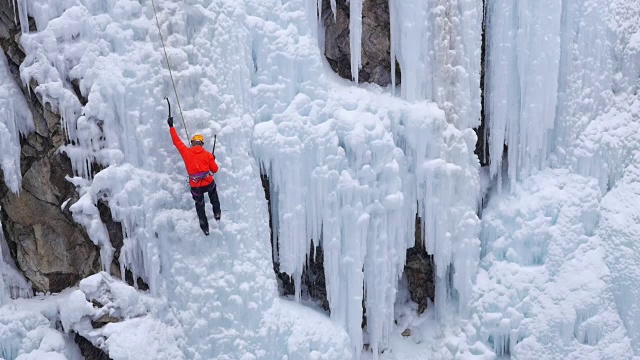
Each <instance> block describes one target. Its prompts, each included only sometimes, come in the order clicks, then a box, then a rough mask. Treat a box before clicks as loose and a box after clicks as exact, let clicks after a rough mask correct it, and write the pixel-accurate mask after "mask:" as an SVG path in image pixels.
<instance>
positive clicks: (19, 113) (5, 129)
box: [0, 52, 34, 193]
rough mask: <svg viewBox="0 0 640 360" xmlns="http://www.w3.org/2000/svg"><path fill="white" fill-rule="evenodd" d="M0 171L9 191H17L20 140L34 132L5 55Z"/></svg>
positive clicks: (1, 63)
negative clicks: (21, 137) (0, 170)
mask: <svg viewBox="0 0 640 360" xmlns="http://www.w3.org/2000/svg"><path fill="white" fill-rule="evenodd" d="M0 79H2V82H0V148H2V151H0V169H2V173H3V177H4V182H5V183H6V184H7V187H8V188H9V190H11V191H13V192H14V193H17V192H18V191H19V190H20V184H21V182H22V174H21V173H20V142H19V140H20V136H26V135H27V134H28V133H29V132H31V131H33V129H34V124H33V116H32V115H31V110H29V106H28V105H27V102H26V101H25V99H24V96H23V95H22V91H21V90H20V87H19V86H18V84H16V83H15V82H14V81H13V75H12V74H11V71H10V70H9V65H8V64H7V58H6V56H5V55H4V52H2V53H0Z"/></svg>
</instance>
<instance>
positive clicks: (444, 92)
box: [389, 0, 483, 127]
mask: <svg viewBox="0 0 640 360" xmlns="http://www.w3.org/2000/svg"><path fill="white" fill-rule="evenodd" d="M482 13H483V10H482V2H481V1H477V0H438V1H429V2H424V1H419V0H402V1H400V0H389V14H390V17H391V19H390V21H391V62H392V64H391V68H392V75H391V76H392V79H395V60H396V59H397V60H398V62H399V63H400V67H401V68H402V72H403V73H404V74H406V76H403V78H402V84H401V95H402V97H404V98H405V99H407V100H409V101H416V100H430V101H434V102H436V103H437V104H438V106H440V108H442V109H444V110H445V113H446V115H447V121H449V122H451V123H453V124H455V125H456V126H458V127H474V126H477V125H478V122H479V119H480V50H481V49H480V47H481V35H480V34H481V30H482V29H481V26H482Z"/></svg>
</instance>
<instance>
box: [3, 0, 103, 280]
mask: <svg viewBox="0 0 640 360" xmlns="http://www.w3.org/2000/svg"><path fill="white" fill-rule="evenodd" d="M31 26H33V20H30V27H31ZM32 30H33V29H32ZM19 37H20V31H19V28H18V25H16V24H15V23H14V21H13V8H12V6H11V2H10V1H6V0H0V48H1V49H2V51H4V52H5V53H6V54H7V57H8V60H9V67H10V70H11V72H12V74H13V75H14V79H4V80H3V81H16V83H18V84H20V78H19V64H20V62H21V61H22V60H23V59H24V57H25V56H24V53H23V52H22V49H21V48H20V46H19V42H18V39H19ZM32 85H36V84H32ZM22 90H23V94H24V96H25V99H26V100H27V103H28V104H29V107H30V109H31V112H32V114H33V119H34V124H35V131H34V132H33V133H31V134H29V135H28V136H27V137H26V138H23V139H21V144H20V145H21V156H20V166H21V171H22V177H23V180H22V186H21V189H20V192H19V193H18V194H14V193H11V192H10V191H9V189H8V188H7V187H6V185H5V183H4V177H3V174H2V173H1V172H0V221H1V222H2V225H3V231H4V235H5V238H6V239H7V242H8V244H9V248H10V251H11V255H12V256H13V258H14V259H15V260H16V264H17V266H18V267H19V268H20V269H21V270H22V272H23V273H24V275H25V276H26V277H27V278H28V279H29V280H31V282H32V284H33V287H34V290H36V291H40V292H58V291H61V290H62V289H65V288H67V287H69V286H72V285H74V284H76V283H77V282H78V281H79V280H80V279H81V278H83V277H86V276H88V275H90V274H93V273H95V272H97V271H98V270H99V268H100V267H99V259H100V257H99V249H98V247H97V246H95V245H94V244H93V243H92V242H91V240H90V239H89V237H88V236H87V234H86V232H85V230H84V228H83V227H82V226H80V225H78V224H77V223H75V222H74V220H73V217H72V215H71V213H70V211H69V210H68V209H69V205H70V204H72V203H74V202H75V201H77V199H78V195H77V193H76V190H75V188H74V186H73V185H72V184H71V183H69V182H68V181H67V180H66V179H65V177H66V176H69V175H73V173H72V168H71V161H70V160H69V158H68V157H67V156H66V155H65V154H63V153H61V152H59V151H58V148H59V147H60V146H61V145H63V144H64V139H65V137H64V134H63V132H62V126H61V120H60V117H59V116H58V115H57V114H55V113H53V112H52V111H51V108H50V106H48V105H46V106H43V105H42V102H41V101H40V99H38V97H37V96H36V95H34V94H33V93H30V92H28V90H26V89H25V88H22ZM63 204H64V205H65V206H63Z"/></svg>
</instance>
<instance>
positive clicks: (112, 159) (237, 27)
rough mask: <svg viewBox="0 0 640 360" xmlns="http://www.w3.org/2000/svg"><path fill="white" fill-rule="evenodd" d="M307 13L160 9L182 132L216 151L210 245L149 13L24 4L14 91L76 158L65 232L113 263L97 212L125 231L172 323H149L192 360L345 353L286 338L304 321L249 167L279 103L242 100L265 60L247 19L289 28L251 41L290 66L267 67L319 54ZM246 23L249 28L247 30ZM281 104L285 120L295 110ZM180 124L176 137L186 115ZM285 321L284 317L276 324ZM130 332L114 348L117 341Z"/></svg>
mask: <svg viewBox="0 0 640 360" xmlns="http://www.w3.org/2000/svg"><path fill="white" fill-rule="evenodd" d="M302 5H303V4H302V3H298V2H296V3H291V4H276V3H273V4H269V3H265V2H238V1H218V2H213V3H212V2H206V1H205V2H191V3H187V4H185V3H179V4H178V3H173V2H170V1H156V6H157V9H158V20H159V22H160V26H161V31H162V33H163V35H164V36H165V39H166V41H165V42H166V44H167V53H168V55H169V58H170V61H171V65H172V69H173V71H174V73H173V75H174V77H175V80H176V85H177V91H178V93H179V94H180V100H181V104H182V108H183V110H184V115H185V119H186V121H187V126H188V127H189V132H190V133H191V134H194V133H195V132H200V133H202V134H203V135H204V137H205V142H206V144H205V146H206V147H207V148H208V147H210V146H211V145H212V141H211V139H212V138H213V134H217V135H218V142H217V148H216V158H217V161H218V164H219V165H220V168H221V170H220V171H219V173H218V174H216V181H217V183H218V193H219V195H220V199H221V202H222V210H223V219H222V222H221V225H220V226H218V227H216V223H215V221H213V219H210V223H211V226H212V229H211V230H212V231H211V237H209V238H205V237H204V235H202V234H201V232H200V230H199V227H198V224H197V218H196V216H195V212H194V211H193V200H192V199H191V195H190V192H189V189H188V186H187V183H186V182H185V172H184V165H183V164H182V161H181V159H180V157H179V155H178V153H177V152H176V150H175V149H174V148H173V145H172V144H171V141H170V137H169V134H168V128H167V125H166V122H165V120H164V119H165V118H166V108H165V103H164V101H163V100H162V99H163V97H164V96H169V98H170V99H172V103H174V104H175V101H174V100H175V99H174V98H173V96H174V95H173V92H172V88H171V81H170V78H169V73H168V71H167V69H166V64H165V62H164V61H165V60H164V58H163V57H162V55H161V54H163V53H162V51H161V44H160V38H159V35H158V29H157V28H156V24H155V19H154V13H153V10H152V6H151V3H150V2H149V1H145V2H142V3H139V2H137V1H129V0H105V1H100V2H92V3H87V4H81V3H77V2H75V1H70V2H60V3H56V4H50V2H48V1H34V2H30V3H29V7H28V11H29V14H30V16H32V17H33V18H34V19H35V21H36V24H38V29H39V31H38V32H35V33H27V34H24V35H23V36H22V38H21V44H22V46H23V47H24V49H25V53H26V55H27V56H26V59H25V62H24V63H23V64H22V66H21V76H22V79H23V81H24V83H25V84H28V83H30V82H31V81H32V80H33V81H35V82H36V83H37V84H38V86H37V87H36V88H34V89H32V91H34V92H36V93H38V94H39V95H41V96H42V97H43V99H45V101H47V102H49V103H50V104H51V105H52V107H53V109H54V110H55V111H58V112H59V113H60V114H61V116H62V118H63V123H64V127H65V131H66V134H67V137H68V140H69V143H68V144H67V146H65V147H64V148H63V149H62V151H64V152H65V153H66V154H68V155H69V157H70V158H71V160H72V164H73V167H74V171H75V172H76V174H75V175H76V176H75V177H73V178H71V179H70V180H71V181H72V182H73V183H74V184H75V185H76V186H77V187H78V190H79V193H80V195H81V199H80V201H78V202H77V203H76V204H74V205H73V207H72V211H73V215H74V218H75V219H77V221H79V222H81V223H83V224H85V226H86V227H87V230H88V233H89V235H90V237H91V239H92V240H93V241H94V242H95V243H96V244H98V245H100V246H101V249H102V254H103V257H102V259H103V261H104V262H110V258H111V255H112V254H113V253H114V252H113V250H114V249H113V248H112V245H111V244H110V242H109V241H108V237H107V236H106V233H105V229H104V226H103V225H102V224H101V223H100V219H99V217H98V212H97V211H96V210H97V209H96V202H97V201H98V200H99V199H102V200H106V201H107V202H108V204H109V207H110V209H111V212H112V216H113V218H114V220H115V221H120V222H121V223H122V224H123V232H124V234H123V235H124V245H123V247H122V250H121V253H120V258H119V260H120V264H121V266H122V270H124V269H125V268H126V269H129V270H131V271H132V272H133V273H134V276H141V277H142V278H143V279H144V280H145V281H146V282H147V283H148V284H149V285H150V287H151V290H150V291H151V293H152V294H153V295H154V296H157V297H160V298H162V299H166V302H167V304H168V305H167V308H166V309H165V311H168V312H170V316H168V315H167V316H164V315H161V314H159V315H158V319H160V320H161V321H172V323H170V324H168V325H170V326H171V327H176V326H178V327H179V328H182V329H183V330H184V332H183V333H182V334H181V336H182V337H181V338H180V339H179V340H178V345H179V346H180V350H181V351H182V352H183V354H184V357H185V358H189V359H193V358H206V359H209V358H217V359H225V358H229V359H231V358H239V357H240V358H245V359H251V358H257V357H261V356H266V357H268V358H281V357H283V356H295V357H297V358H313V357H317V358H323V357H324V358H345V359H348V358H350V357H351V354H352V352H353V351H352V349H351V348H350V347H349V346H347V344H348V342H349V340H348V336H347V334H346V332H345V331H344V330H343V329H341V328H340V327H337V326H335V325H334V324H333V323H331V321H330V320H329V319H327V318H325V317H323V316H320V317H316V318H315V323H316V329H317V332H315V333H314V332H313V331H309V332H308V333H309V334H310V336H309V337H308V338H307V337H305V338H300V337H297V334H296V333H294V329H296V328H298V329H299V328H301V327H302V326H303V323H304V321H305V318H308V316H296V314H295V313H293V311H291V310H290V308H287V305H286V304H283V303H282V302H280V300H279V299H277V296H276V295H277V290H276V286H277V285H276V282H275V277H274V274H273V269H272V263H271V259H270V254H271V251H270V245H269V239H268V234H269V227H268V221H267V214H268V213H267V209H266V200H265V199H264V195H263V192H262V188H261V186H260V182H259V168H258V163H257V162H256V161H255V159H254V158H253V157H251V155H250V154H251V142H250V141H251V136H252V133H253V127H254V119H253V117H252V115H253V112H252V108H253V105H254V102H256V101H257V102H261V103H262V104H265V105H266V104H267V103H268V101H269V99H271V98H277V97H278V96H279V95H281V94H280V93H278V92H277V90H278V89H273V90H274V91H273V92H272V93H270V94H265V96H264V97H260V98H257V99H256V98H254V97H253V96H252V94H251V92H250V89H251V80H252V79H251V76H250V74H251V72H252V71H255V68H254V64H253V63H252V60H253V59H252V57H253V55H254V54H253V53H252V49H253V47H254V46H257V45H258V44H257V43H256V44H254V43H253V40H254V39H255V40H256V41H258V39H257V38H256V37H252V36H250V29H251V27H252V26H253V24H255V23H256V21H255V20H256V19H265V20H268V19H279V20H278V21H282V23H283V24H285V26H284V27H283V28H277V29H276V28H273V27H267V28H265V29H262V30H260V31H262V32H264V33H266V32H268V31H272V30H273V31H281V33H280V36H281V39H282V40H283V42H282V43H280V44H279V45H280V46H282V47H283V49H284V50H286V51H282V52H281V53H274V56H283V57H288V56H290V55H291V54H292V49H296V48H298V47H299V48H301V49H306V48H311V46H312V45H313V48H314V49H315V51H317V41H314V42H312V43H311V42H310V43H309V44H306V45H307V46H306V47H305V44H303V43H302V44H300V43H297V40H298V38H297V37H296V34H297V31H298V30H297V26H300V24H301V23H302V24H304V21H306V19H305V18H304V17H300V15H301V12H300V10H301V9H305V7H304V6H302ZM249 8H251V9H255V11H254V13H253V15H254V16H248V15H247V12H248V9H249ZM314 8H315V4H314ZM305 16H306V15H305ZM267 24H268V26H270V25H271V23H269V22H267ZM307 30H308V27H306V28H304V29H303V31H307ZM305 39H310V38H303V40H305ZM318 64H320V63H319V62H318ZM290 70H293V71H295V70H296V69H290ZM300 74H301V72H298V73H295V72H292V73H288V74H287V76H285V77H282V78H281V79H280V80H281V81H282V82H283V83H287V85H288V86H286V87H285V86H283V87H281V89H283V90H285V91H284V93H286V94H295V92H296V87H297V86H298V85H299V84H300V82H299V81H300V78H299V77H298V76H297V75H300ZM277 75H278V76H279V74H274V76H277ZM73 81H77V85H78V89H79V92H80V94H76V93H75V92H74V90H73V87H72V86H70V85H71V82H73ZM280 99H282V101H283V103H285V104H286V103H288V102H290V101H291V99H292V97H291V98H289V97H287V96H281V97H280ZM81 100H82V101H81ZM85 101H86V104H84V102H85ZM174 108H175V107H174ZM174 117H175V118H176V128H177V130H178V132H179V133H180V134H184V129H183V126H182V122H181V121H180V119H179V118H178V117H179V115H178V114H176V113H174ZM96 164H98V165H100V166H95V165H96ZM100 168H105V169H104V170H102V171H100V172H98V173H97V174H95V172H96V171H97V169H100ZM103 266H104V268H105V269H108V268H109V266H108V264H103ZM122 273H123V276H124V271H123V272H122ZM294 308H297V305H296V306H294ZM284 311H288V314H287V315H288V316H287V317H286V321H284V320H283V322H282V323H281V324H279V323H278V322H277V319H278V318H283V319H284V318H285V316H282V312H284ZM267 329H277V331H267ZM123 331H125V333H123V334H119V335H118V336H119V337H120V338H126V329H125V330H123ZM325 333H330V334H332V336H331V337H330V338H329V337H326V336H323V335H322V334H325ZM136 334H138V333H132V334H131V335H132V336H133V335H136Z"/></svg>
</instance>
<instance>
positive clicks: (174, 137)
mask: <svg viewBox="0 0 640 360" xmlns="http://www.w3.org/2000/svg"><path fill="white" fill-rule="evenodd" d="M169 132H171V140H172V141H173V145H174V146H175V147H176V148H177V149H178V151H179V152H180V153H182V152H184V151H185V150H187V149H189V148H188V147H187V146H186V145H185V144H184V143H183V142H182V140H180V137H179V136H178V133H177V132H176V129H174V128H173V127H170V128H169Z"/></svg>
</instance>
